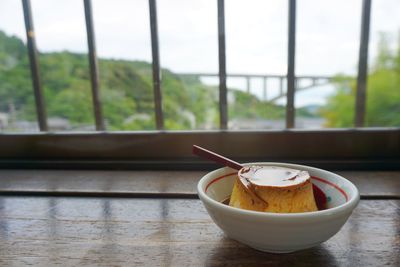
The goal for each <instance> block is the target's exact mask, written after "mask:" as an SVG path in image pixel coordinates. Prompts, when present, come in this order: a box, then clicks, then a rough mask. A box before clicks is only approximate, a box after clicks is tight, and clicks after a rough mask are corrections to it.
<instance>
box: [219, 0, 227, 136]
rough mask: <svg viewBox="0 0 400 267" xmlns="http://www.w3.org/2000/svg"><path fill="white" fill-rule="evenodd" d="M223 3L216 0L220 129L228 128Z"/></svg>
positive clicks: (221, 0) (220, 0) (222, 0)
mask: <svg viewBox="0 0 400 267" xmlns="http://www.w3.org/2000/svg"><path fill="white" fill-rule="evenodd" d="M225 53H226V50H225V3H224V0H218V62H219V113H220V129H222V130H226V129H227V128H228V103H227V102H228V100H227V94H228V90H227V87H226V54H225Z"/></svg>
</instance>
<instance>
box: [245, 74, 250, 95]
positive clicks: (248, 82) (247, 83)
mask: <svg viewBox="0 0 400 267" xmlns="http://www.w3.org/2000/svg"><path fill="white" fill-rule="evenodd" d="M246 91H247V93H248V94H250V77H249V76H247V77H246Z"/></svg>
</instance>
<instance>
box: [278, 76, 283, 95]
mask: <svg viewBox="0 0 400 267" xmlns="http://www.w3.org/2000/svg"><path fill="white" fill-rule="evenodd" d="M283 79H284V78H283V77H281V78H279V94H280V95H282V94H283Z"/></svg>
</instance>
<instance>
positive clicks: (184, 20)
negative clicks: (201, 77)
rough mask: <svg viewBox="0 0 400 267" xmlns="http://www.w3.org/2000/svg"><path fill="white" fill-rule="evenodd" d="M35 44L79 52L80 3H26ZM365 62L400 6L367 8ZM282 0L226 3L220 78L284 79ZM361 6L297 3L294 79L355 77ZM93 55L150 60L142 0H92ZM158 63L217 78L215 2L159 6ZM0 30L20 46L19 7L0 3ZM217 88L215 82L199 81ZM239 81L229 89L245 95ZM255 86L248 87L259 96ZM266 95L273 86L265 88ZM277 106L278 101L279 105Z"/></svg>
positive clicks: (307, 100)
mask: <svg viewBox="0 0 400 267" xmlns="http://www.w3.org/2000/svg"><path fill="white" fill-rule="evenodd" d="M31 2H32V9H33V19H34V25H35V31H36V38H37V45H38V48H39V50H40V51H41V52H52V51H61V50H69V51H73V52H80V53H86V52H87V41H86V30H85V20H84V10H83V1H82V0H57V1H54V0H31ZM372 2H373V4H372V17H371V33H370V34H371V37H370V57H369V61H370V62H372V59H373V58H374V56H375V55H376V44H377V41H378V36H379V32H387V33H390V34H391V39H390V42H391V46H392V47H394V46H395V45H396V42H397V40H398V33H399V32H400V16H399V14H400V1H398V0H374V1H372ZM287 3H288V1H278V0H269V1H265V0H264V1H262V0H249V1H244V0H227V1H225V16H226V22H225V24H226V61H227V72H228V74H229V73H247V74H281V75H284V74H285V73H286V69H287V65H286V61H287V27H288V24H287V13H288V10H287V9H288V4H287ZM361 5H362V1H361V0H351V1H349V0H335V1H318V0H298V1H297V28H296V30H297V35H296V70H295V72H296V74H297V75H336V74H338V73H345V74H349V75H355V74H356V69H357V62H358V48H359V37H360V24H361ZM92 6H93V12H94V13H93V15H94V26H95V35H96V45H97V51H98V56H99V57H103V58H115V59H129V60H145V61H148V62H150V61H151V48H150V24H149V10H148V1H147V0H114V1H112V4H111V1H109V0H92ZM157 9H158V10H157V12H158V27H159V41H160V60H161V65H162V67H164V68H168V69H170V70H172V71H174V72H207V73H217V72H218V39H217V1H216V0H190V1H182V0H181V1H179V0H158V1H157ZM0 29H1V30H4V31H5V32H6V33H8V34H12V35H16V36H18V37H20V38H22V39H23V40H25V39H26V37H25V32H24V20H23V14H22V5H21V1H19V0H0ZM205 82H208V83H216V82H217V80H212V79H211V80H210V79H208V80H205ZM245 84H246V82H245V80H240V79H228V86H232V87H238V88H241V89H244V88H245ZM261 84H262V83H261V80H257V79H254V80H252V81H251V87H252V91H253V93H255V94H257V95H261V94H262V91H261ZM268 90H269V91H268V95H269V96H273V95H274V94H276V93H277V82H276V81H270V82H269V83H268ZM333 90H334V88H333V87H332V86H323V87H317V88H315V89H313V90H308V91H304V92H301V93H298V94H296V106H304V105H308V104H324V103H325V101H326V97H327V95H329V94H331V93H332V92H333ZM281 102H282V103H284V101H281Z"/></svg>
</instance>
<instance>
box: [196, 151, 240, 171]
mask: <svg viewBox="0 0 400 267" xmlns="http://www.w3.org/2000/svg"><path fill="white" fill-rule="evenodd" d="M192 153H193V154H194V155H197V156H199V157H202V158H206V159H209V160H212V161H214V162H216V163H219V164H221V165H223V166H228V167H231V168H233V169H236V170H240V169H241V168H243V165H242V164H240V163H238V162H236V161H233V160H231V159H228V158H225V157H224V156H221V155H219V154H217V153H215V152H212V151H210V150H207V149H205V148H202V147H200V146H196V145H193V149H192Z"/></svg>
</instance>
